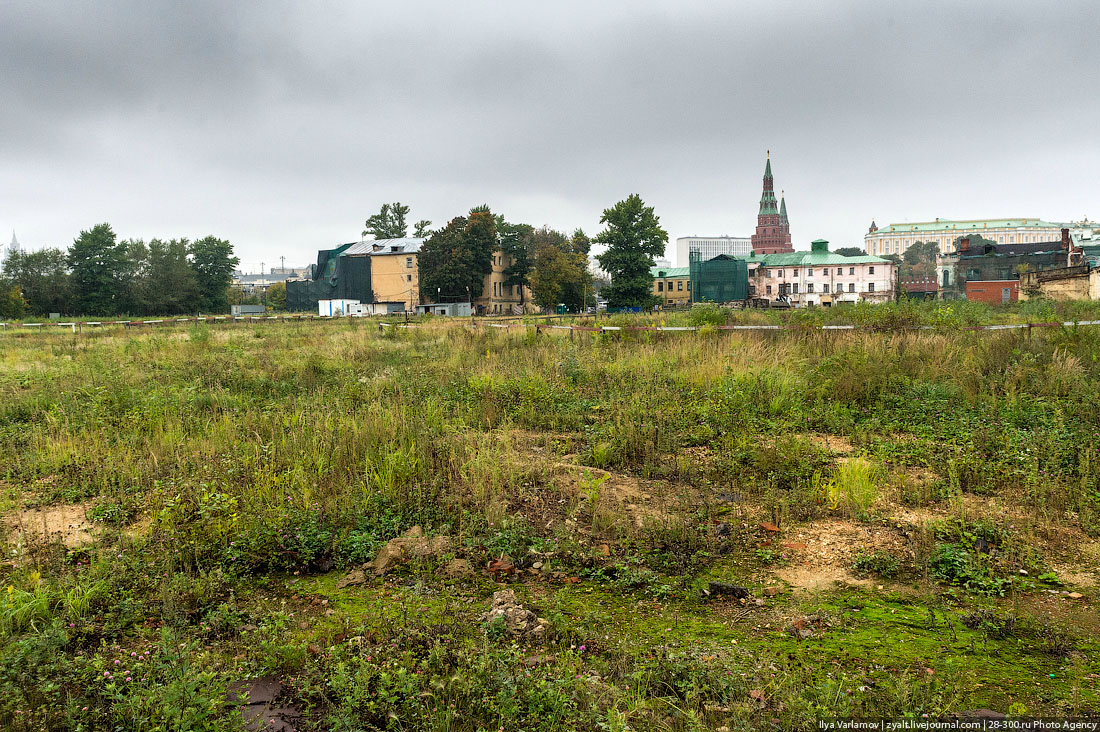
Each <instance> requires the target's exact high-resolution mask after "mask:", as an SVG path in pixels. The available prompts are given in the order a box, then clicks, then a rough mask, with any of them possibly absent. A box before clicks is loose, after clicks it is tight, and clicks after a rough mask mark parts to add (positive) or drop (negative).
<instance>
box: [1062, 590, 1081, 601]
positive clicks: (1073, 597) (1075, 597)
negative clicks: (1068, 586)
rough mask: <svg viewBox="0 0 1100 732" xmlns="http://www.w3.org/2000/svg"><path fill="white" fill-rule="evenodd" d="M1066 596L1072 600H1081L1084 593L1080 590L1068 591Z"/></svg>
mask: <svg viewBox="0 0 1100 732" xmlns="http://www.w3.org/2000/svg"><path fill="white" fill-rule="evenodd" d="M1066 597H1068V598H1069V599H1071V600H1080V599H1081V598H1082V597H1084V595H1082V594H1081V593H1080V592H1067V593H1066Z"/></svg>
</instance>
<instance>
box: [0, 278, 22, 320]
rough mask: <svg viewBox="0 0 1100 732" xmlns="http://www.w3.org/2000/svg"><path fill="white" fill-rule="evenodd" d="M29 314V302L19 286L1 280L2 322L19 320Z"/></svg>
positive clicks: (0, 312) (0, 318) (0, 306)
mask: <svg viewBox="0 0 1100 732" xmlns="http://www.w3.org/2000/svg"><path fill="white" fill-rule="evenodd" d="M26 314H27V301H26V300H24V299H23V291H22V290H20V289H19V285H13V284H11V283H10V282H5V281H4V280H0V320H8V319H18V318H22V317H23V316H25V315H26Z"/></svg>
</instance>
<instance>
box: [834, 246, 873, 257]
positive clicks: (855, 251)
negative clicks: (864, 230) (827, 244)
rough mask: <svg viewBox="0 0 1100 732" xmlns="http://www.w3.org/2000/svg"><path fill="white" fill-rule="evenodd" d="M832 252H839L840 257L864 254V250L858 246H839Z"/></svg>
mask: <svg viewBox="0 0 1100 732" xmlns="http://www.w3.org/2000/svg"><path fill="white" fill-rule="evenodd" d="M833 253H834V254H839V255H840V256H842V257H862V256H863V255H864V254H866V252H864V251H863V250H862V249H860V248H859V247H841V248H840V249H836V250H834V252H833Z"/></svg>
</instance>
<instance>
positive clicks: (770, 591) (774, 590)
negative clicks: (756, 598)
mask: <svg viewBox="0 0 1100 732" xmlns="http://www.w3.org/2000/svg"><path fill="white" fill-rule="evenodd" d="M782 591H783V588H781V587H765V588H764V594H765V595H767V596H768V597H775V596H776V595H778V594H779V593H780V592H782Z"/></svg>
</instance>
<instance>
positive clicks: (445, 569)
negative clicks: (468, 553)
mask: <svg viewBox="0 0 1100 732" xmlns="http://www.w3.org/2000/svg"><path fill="white" fill-rule="evenodd" d="M439 573H440V574H442V575H443V576H444V577H450V578H451V579H461V578H463V577H469V576H471V575H472V574H473V573H474V568H473V566H471V565H470V563H469V562H467V561H466V560H465V559H452V560H451V561H449V562H447V563H446V564H444V565H443V566H442V567H440V568H439Z"/></svg>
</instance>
